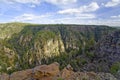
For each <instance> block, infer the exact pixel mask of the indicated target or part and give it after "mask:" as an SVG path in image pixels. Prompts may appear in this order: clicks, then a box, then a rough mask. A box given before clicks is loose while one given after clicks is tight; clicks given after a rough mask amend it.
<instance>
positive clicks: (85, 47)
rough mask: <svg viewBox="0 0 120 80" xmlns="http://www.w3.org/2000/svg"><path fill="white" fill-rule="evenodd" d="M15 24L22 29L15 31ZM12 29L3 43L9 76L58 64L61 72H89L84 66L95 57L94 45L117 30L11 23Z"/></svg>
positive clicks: (0, 56)
mask: <svg viewBox="0 0 120 80" xmlns="http://www.w3.org/2000/svg"><path fill="white" fill-rule="evenodd" d="M13 24H15V26H20V28H16V27H15V28H16V29H13V27H12V26H11V25H13ZM2 25H3V24H2ZM4 25H6V24H4ZM0 26H1V25H0ZM9 26H11V27H4V28H5V30H7V28H9V29H8V30H9V33H10V35H11V37H9V38H8V37H6V36H7V35H9V33H7V32H6V33H5V35H4V36H3V37H5V38H1V40H0V64H1V65H0V71H1V72H9V73H11V72H13V71H14V70H15V71H16V70H22V69H26V68H31V67H34V66H36V65H40V64H44V63H46V64H49V63H52V62H54V61H57V62H59V63H60V65H61V68H63V67H65V66H66V65H67V64H71V65H72V66H73V68H74V69H75V70H87V69H86V67H84V66H85V65H87V64H88V63H89V62H90V61H91V60H92V59H93V58H94V57H95V55H94V53H92V52H91V50H93V48H94V47H93V45H94V44H96V43H97V42H99V40H101V39H102V38H103V37H104V36H105V35H107V34H109V33H111V32H112V31H114V30H116V29H114V28H111V27H108V26H95V25H62V24H61V25H36V24H34V25H33V24H22V23H21V24H20V23H12V24H10V23H9ZM3 32H4V30H3ZM11 32H12V33H11ZM84 68H85V69H84Z"/></svg>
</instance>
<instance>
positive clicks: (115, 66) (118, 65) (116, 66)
mask: <svg viewBox="0 0 120 80" xmlns="http://www.w3.org/2000/svg"><path fill="white" fill-rule="evenodd" d="M119 69H120V62H117V63H114V64H113V65H112V66H111V68H110V72H111V73H112V74H116V73H117V71H118V70H119Z"/></svg>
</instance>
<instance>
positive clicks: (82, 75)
mask: <svg viewBox="0 0 120 80" xmlns="http://www.w3.org/2000/svg"><path fill="white" fill-rule="evenodd" d="M0 80H117V79H116V78H115V77H114V76H113V75H111V74H110V73H100V72H99V73H95V72H74V71H73V68H72V67H71V66H70V65H68V66H67V67H65V68H64V69H63V70H61V71H60V70H59V64H58V63H57V62H54V63H52V64H50V65H40V66H36V67H35V68H33V69H27V70H23V71H18V72H14V73H12V74H11V75H8V74H1V75H0Z"/></svg>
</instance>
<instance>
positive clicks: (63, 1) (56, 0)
mask: <svg viewBox="0 0 120 80" xmlns="http://www.w3.org/2000/svg"><path fill="white" fill-rule="evenodd" d="M1 1H3V2H6V3H15V2H17V3H24V4H26V3H32V4H40V2H48V3H51V4H54V5H67V4H72V3H75V2H77V0H0V2H1Z"/></svg>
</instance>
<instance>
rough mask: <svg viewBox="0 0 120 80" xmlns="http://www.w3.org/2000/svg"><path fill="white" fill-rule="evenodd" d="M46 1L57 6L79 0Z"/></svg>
mask: <svg viewBox="0 0 120 80" xmlns="http://www.w3.org/2000/svg"><path fill="white" fill-rule="evenodd" d="M45 1H46V2H48V3H52V4H55V5H61V4H63V5H66V4H71V3H75V2H77V0H45Z"/></svg>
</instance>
